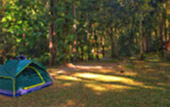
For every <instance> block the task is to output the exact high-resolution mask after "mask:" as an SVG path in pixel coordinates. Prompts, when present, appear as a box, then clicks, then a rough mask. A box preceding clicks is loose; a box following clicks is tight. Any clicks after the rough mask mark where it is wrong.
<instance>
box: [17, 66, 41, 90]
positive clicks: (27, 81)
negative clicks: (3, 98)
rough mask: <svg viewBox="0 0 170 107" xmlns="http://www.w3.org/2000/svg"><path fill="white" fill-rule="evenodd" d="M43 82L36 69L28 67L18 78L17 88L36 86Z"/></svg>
mask: <svg viewBox="0 0 170 107" xmlns="http://www.w3.org/2000/svg"><path fill="white" fill-rule="evenodd" d="M42 82H43V81H42V80H41V78H40V76H39V75H38V74H37V72H36V71H35V70H34V69H32V68H29V67H27V68H26V69H25V70H24V71H22V72H21V73H20V74H19V75H18V76H17V78H16V90H19V89H24V88H26V87H30V86H34V85H36V84H40V83H42Z"/></svg>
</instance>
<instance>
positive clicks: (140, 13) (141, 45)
mask: <svg viewBox="0 0 170 107" xmlns="http://www.w3.org/2000/svg"><path fill="white" fill-rule="evenodd" d="M139 15H140V20H139V36H140V39H139V45H140V59H142V56H143V53H144V52H143V40H142V38H143V24H142V22H143V18H142V17H143V15H142V10H141V9H140V10H139Z"/></svg>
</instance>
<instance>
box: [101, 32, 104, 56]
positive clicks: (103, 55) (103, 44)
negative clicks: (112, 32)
mask: <svg viewBox="0 0 170 107" xmlns="http://www.w3.org/2000/svg"><path fill="white" fill-rule="evenodd" d="M101 39H102V40H101V41H102V56H103V57H105V38H104V34H103V35H102V38H101Z"/></svg>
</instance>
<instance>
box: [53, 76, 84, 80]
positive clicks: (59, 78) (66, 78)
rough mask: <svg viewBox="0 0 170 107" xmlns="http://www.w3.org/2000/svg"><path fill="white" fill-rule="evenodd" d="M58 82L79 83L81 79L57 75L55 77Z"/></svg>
mask: <svg viewBox="0 0 170 107" xmlns="http://www.w3.org/2000/svg"><path fill="white" fill-rule="evenodd" d="M55 79H58V80H70V81H81V79H79V78H77V77H72V76H67V75H58V76H56V77H55Z"/></svg>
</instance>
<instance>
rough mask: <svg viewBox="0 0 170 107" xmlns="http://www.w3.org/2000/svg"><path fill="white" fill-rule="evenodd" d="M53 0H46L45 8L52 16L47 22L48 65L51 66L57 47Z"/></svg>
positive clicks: (53, 62)
mask: <svg viewBox="0 0 170 107" xmlns="http://www.w3.org/2000/svg"><path fill="white" fill-rule="evenodd" d="M54 4H55V1H54V0H47V1H46V8H47V10H48V11H49V12H50V15H51V16H52V22H51V23H50V22H49V23H48V33H49V50H50V60H49V65H50V66H52V65H53V64H55V60H56V55H57V49H56V40H55V36H56V25H55V18H56V16H55V14H56V13H55V10H54V8H53V7H54Z"/></svg>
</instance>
